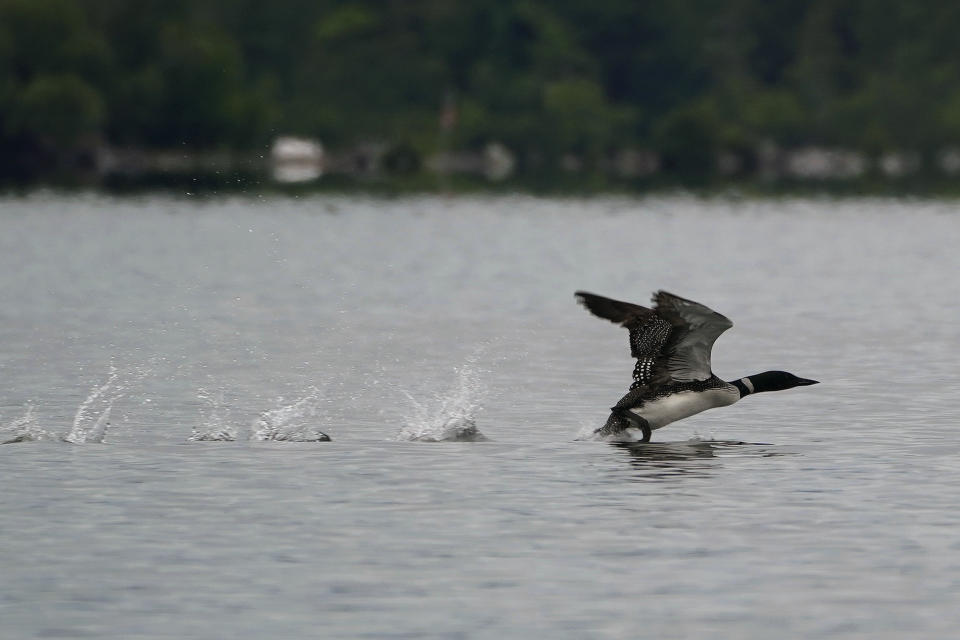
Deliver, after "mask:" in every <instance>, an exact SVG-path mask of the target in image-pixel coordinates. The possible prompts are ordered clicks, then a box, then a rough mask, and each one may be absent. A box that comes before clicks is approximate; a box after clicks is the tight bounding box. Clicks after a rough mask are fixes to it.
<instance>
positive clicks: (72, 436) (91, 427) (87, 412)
mask: <svg viewBox="0 0 960 640" xmlns="http://www.w3.org/2000/svg"><path fill="white" fill-rule="evenodd" d="M127 386H128V385H127V384H126V383H121V382H120V373H119V371H117V368H116V367H115V366H114V365H113V363H111V364H110V368H109V370H108V373H107V380H106V381H105V382H104V383H103V384H101V385H98V386H94V387H93V388H92V389H91V390H90V393H89V394H88V395H87V398H86V399H85V400H84V401H83V402H81V403H80V406H79V407H77V412H76V414H74V416H73V426H72V427H71V428H70V431H69V432H68V433H67V435H65V436H64V437H63V440H64V442H71V443H73V444H83V443H87V442H96V443H101V442H103V439H104V438H105V437H106V435H107V430H108V429H109V428H110V411H111V410H112V409H113V404H114V403H115V402H116V401H117V400H119V399H120V398H122V397H123V395H124V393H126V390H127Z"/></svg>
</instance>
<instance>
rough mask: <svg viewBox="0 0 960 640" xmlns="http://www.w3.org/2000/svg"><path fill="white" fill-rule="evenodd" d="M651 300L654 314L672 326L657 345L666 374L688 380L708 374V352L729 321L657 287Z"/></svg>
mask: <svg viewBox="0 0 960 640" xmlns="http://www.w3.org/2000/svg"><path fill="white" fill-rule="evenodd" d="M653 302H654V304H655V305H656V306H655V311H656V313H657V315H658V316H660V317H661V318H663V319H664V320H666V321H668V322H669V323H670V324H671V325H672V326H673V330H672V331H671V332H670V337H669V338H668V339H667V341H666V342H665V343H664V345H663V348H662V349H661V353H662V354H663V356H664V357H665V358H666V367H667V371H668V372H669V374H670V378H671V379H673V380H678V381H690V380H706V379H707V378H709V377H710V376H712V375H713V372H712V371H711V368H710V352H711V351H712V350H713V343H714V342H716V341H717V338H719V337H720V334H721V333H723V332H724V331H726V330H727V329H729V328H730V327H732V326H733V323H732V322H730V320H729V318H727V317H726V316H723V315H720V314H719V313H717V312H716V311H714V310H713V309H710V308H709V307H707V306H705V305H702V304H700V303H698V302H694V301H693V300H687V299H686V298H681V297H680V296H675V295H673V294H672V293H667V292H666V291H657V292H656V293H655V294H654V295H653Z"/></svg>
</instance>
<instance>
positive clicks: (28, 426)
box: [0, 403, 63, 444]
mask: <svg viewBox="0 0 960 640" xmlns="http://www.w3.org/2000/svg"><path fill="white" fill-rule="evenodd" d="M62 440H63V438H61V437H60V436H58V435H57V434H55V433H51V432H49V431H47V430H46V429H44V428H43V427H41V426H40V425H38V424H37V421H36V418H34V416H33V404H31V403H28V404H27V406H26V410H25V411H24V414H23V415H22V416H21V417H19V418H17V419H16V420H13V421H11V422H10V423H9V424H7V425H5V426H4V427H3V433H2V435H0V444H15V443H18V442H44V441H48V442H56V441H62Z"/></svg>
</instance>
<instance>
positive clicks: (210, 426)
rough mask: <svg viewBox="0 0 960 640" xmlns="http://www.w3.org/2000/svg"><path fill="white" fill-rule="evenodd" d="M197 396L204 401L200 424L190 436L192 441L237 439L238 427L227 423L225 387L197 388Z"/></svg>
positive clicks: (227, 440) (229, 440)
mask: <svg viewBox="0 0 960 640" xmlns="http://www.w3.org/2000/svg"><path fill="white" fill-rule="evenodd" d="M197 398H198V399H199V400H200V401H201V402H203V403H204V406H203V408H202V409H201V410H200V424H199V425H197V426H194V427H193V432H192V433H191V434H190V437H189V438H188V440H189V441H191V442H233V441H234V440H236V439H237V429H236V427H234V426H232V425H230V424H227V421H226V415H225V414H226V403H225V402H224V392H223V389H216V390H214V391H209V390H207V389H205V388H202V387H201V388H200V389H197Z"/></svg>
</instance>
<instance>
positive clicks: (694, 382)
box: [574, 291, 817, 442]
mask: <svg viewBox="0 0 960 640" xmlns="http://www.w3.org/2000/svg"><path fill="white" fill-rule="evenodd" d="M574 295H575V296H576V298H577V301H578V302H580V304H582V305H583V306H585V307H586V308H587V310H588V311H590V312H591V313H593V314H594V315H596V316H598V317H600V318H604V319H606V320H609V321H611V322H614V323H617V324H619V325H621V326H623V327H626V328H627V329H628V330H629V331H630V355H631V356H633V357H634V358H636V359H637V364H636V366H635V367H634V369H633V384H631V385H630V390H629V391H627V394H626V395H625V396H623V398H621V399H620V401H619V402H618V403H617V404H616V405H614V406H613V407H612V408H611V409H610V411H611V413H610V417H609V418H608V419H607V422H606V424H604V425H603V426H602V427H600V428H599V429H597V430H596V431H594V435H595V436H598V437H602V438H607V439H610V440H616V441H626V442H636V441H637V440H639V441H640V442H649V441H650V434H651V433H652V432H653V431H654V430H656V429H660V428H661V427H665V426H667V425H668V424H670V423H671V422H676V421H677V420H681V419H683V418H687V417H689V416H692V415H694V414H697V413H700V412H701V411H706V410H707V409H713V408H714V407H725V406H727V405H731V404H733V403H734V402H736V401H737V400H739V399H740V398H743V397H744V396H748V395H750V394H751V393H760V392H761V391H780V390H782V389H792V388H793V387H799V386H805V385H811V384H817V381H816V380H808V379H806V378H798V377H797V376H795V375H793V374H792V373H787V372H786V371H766V372H764V373H758V374H756V375H752V376H747V377H745V378H740V379H739V380H734V381H732V382H724V381H723V380H721V379H720V378H718V377H717V376H715V375H714V374H713V371H712V370H711V368H710V351H711V350H712V349H713V343H714V342H715V341H716V339H717V338H718V337H720V334H721V333H723V332H724V331H726V330H727V329H729V328H730V327H732V326H733V323H732V322H730V320H729V319H727V318H726V317H724V316H722V315H720V314H719V313H717V312H716V311H713V310H712V309H710V308H708V307H706V306H704V305H702V304H699V303H697V302H694V301H692V300H687V299H685V298H681V297H679V296H675V295H673V294H672V293H667V292H666V291H657V292H656V293H654V294H653V303H654V306H653V308H652V309H648V308H647V307H642V306H640V305H637V304H632V303H630V302H621V301H620V300H612V299H610V298H605V297H603V296H598V295H596V294H593V293H587V292H585V291H577V292H576V294H574Z"/></svg>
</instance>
